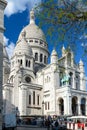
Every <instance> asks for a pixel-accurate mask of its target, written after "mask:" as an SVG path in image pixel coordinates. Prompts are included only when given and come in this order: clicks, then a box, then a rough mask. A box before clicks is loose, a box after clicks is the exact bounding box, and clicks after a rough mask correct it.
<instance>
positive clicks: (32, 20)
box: [30, 9, 35, 24]
mask: <svg viewBox="0 0 87 130" xmlns="http://www.w3.org/2000/svg"><path fill="white" fill-rule="evenodd" d="M34 23H35V16H34V10H33V9H32V10H31V11H30V24H34Z"/></svg>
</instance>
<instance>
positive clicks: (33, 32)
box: [18, 10, 46, 42]
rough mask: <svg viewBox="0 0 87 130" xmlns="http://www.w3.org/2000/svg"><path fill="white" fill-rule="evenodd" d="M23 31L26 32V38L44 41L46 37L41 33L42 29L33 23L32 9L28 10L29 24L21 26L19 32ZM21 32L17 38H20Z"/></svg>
mask: <svg viewBox="0 0 87 130" xmlns="http://www.w3.org/2000/svg"><path fill="white" fill-rule="evenodd" d="M23 31H25V32H26V39H32V38H35V39H40V40H42V41H44V42H46V38H45V35H44V33H43V31H42V30H41V29H40V28H39V27H38V26H37V25H36V24H35V18H34V11H33V10H32V11H31V12H30V24H29V25H27V26H26V27H25V28H23V30H22V31H21V33H22V32H23ZM21 33H20V35H19V38H18V40H21V38H22V37H21Z"/></svg>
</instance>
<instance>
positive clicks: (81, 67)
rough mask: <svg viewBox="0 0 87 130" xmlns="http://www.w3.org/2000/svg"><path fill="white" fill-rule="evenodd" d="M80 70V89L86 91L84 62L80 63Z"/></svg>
mask: <svg viewBox="0 0 87 130" xmlns="http://www.w3.org/2000/svg"><path fill="white" fill-rule="evenodd" d="M79 70H80V89H81V90H86V85H85V83H86V81H85V73H84V64H83V61H82V60H80V62H79Z"/></svg>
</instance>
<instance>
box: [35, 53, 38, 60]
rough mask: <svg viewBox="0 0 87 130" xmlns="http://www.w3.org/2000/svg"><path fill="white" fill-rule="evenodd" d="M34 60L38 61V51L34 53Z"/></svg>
mask: <svg viewBox="0 0 87 130" xmlns="http://www.w3.org/2000/svg"><path fill="white" fill-rule="evenodd" d="M35 61H38V53H35Z"/></svg>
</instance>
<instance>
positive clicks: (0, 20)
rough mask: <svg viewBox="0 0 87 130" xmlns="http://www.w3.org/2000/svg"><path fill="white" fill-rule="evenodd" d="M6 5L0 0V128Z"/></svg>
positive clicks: (3, 0) (0, 129)
mask: <svg viewBox="0 0 87 130" xmlns="http://www.w3.org/2000/svg"><path fill="white" fill-rule="evenodd" d="M6 5H7V2H6V1H5V0H0V130H2V109H3V99H2V81H3V79H2V78H3V77H2V73H3V33H4V10H5V7H6Z"/></svg>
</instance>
